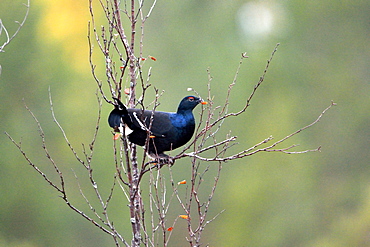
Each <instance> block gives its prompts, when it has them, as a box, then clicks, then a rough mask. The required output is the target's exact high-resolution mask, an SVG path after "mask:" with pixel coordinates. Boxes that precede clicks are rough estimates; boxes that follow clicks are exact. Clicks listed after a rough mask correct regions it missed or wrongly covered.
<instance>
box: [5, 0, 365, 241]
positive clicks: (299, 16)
mask: <svg viewBox="0 0 370 247" xmlns="http://www.w3.org/2000/svg"><path fill="white" fill-rule="evenodd" d="M24 2H25V1H24V0H2V1H1V3H0V18H1V19H2V21H3V23H4V25H5V26H6V27H7V28H8V31H9V32H12V31H13V30H15V28H16V24H15V23H14V21H16V20H21V19H22V16H23V15H24V13H25V7H24V6H23V5H22V3H24ZM95 11H96V12H97V11H98V9H96V10H95ZM99 11H100V10H99ZM88 20H90V16H89V12H88V1H85V0H84V1H82V0H78V1H76V0H66V1H50V0H34V1H32V2H31V11H30V15H29V18H28V20H27V22H26V25H25V26H24V28H23V29H22V30H21V31H20V33H19V35H18V36H17V37H16V38H15V39H14V40H13V41H12V42H11V44H10V45H8V46H7V47H6V48H5V52H4V53H1V54H0V64H1V66H2V74H1V75H0V87H1V90H0V94H1V97H0V99H1V108H0V109H1V118H0V128H1V132H2V133H4V131H7V132H8V133H9V134H11V135H12V137H13V138H15V139H16V140H17V141H20V140H22V146H23V148H24V150H25V151H27V152H28V154H29V156H30V158H31V159H32V160H33V162H34V163H36V164H37V165H38V166H39V167H40V168H41V169H43V171H44V172H45V173H47V174H48V175H49V177H50V178H51V179H53V180H54V181H57V179H58V177H57V176H55V174H54V173H53V170H52V167H51V164H50V163H49V162H48V160H47V159H46V157H45V155H44V153H43V150H42V148H41V141H40V138H39V133H38V130H37V125H36V124H35V123H34V121H33V119H32V118H31V116H30V115H29V113H28V112H27V111H26V110H25V108H24V103H23V102H22V99H24V102H25V103H26V104H27V105H28V107H30V108H31V110H32V111H33V112H34V114H35V115H36V116H37V117H38V119H39V121H40V122H41V124H42V126H43V129H44V131H45V134H46V142H47V144H48V148H49V151H50V153H51V154H52V155H53V158H54V160H55V161H56V162H57V163H58V164H59V166H60V168H61V169H62V171H63V173H64V175H65V176H66V178H67V182H68V187H67V188H68V190H69V193H70V195H71V200H72V202H74V203H75V204H76V206H78V207H79V208H81V209H82V210H83V211H85V212H89V209H88V207H87V206H86V204H85V203H84V201H83V200H82V199H81V196H80V195H79V192H78V187H77V183H76V180H75V178H74V175H73V172H75V173H76V174H77V175H78V176H79V181H80V183H81V185H82V187H83V189H84V191H85V193H86V194H87V195H88V196H90V197H91V198H93V193H92V192H93V191H92V190H91V188H90V187H89V186H88V185H87V184H86V180H87V178H86V174H85V173H84V170H83V169H82V167H81V165H79V164H78V163H77V162H76V161H75V159H74V157H73V155H72V153H71V152H70V151H69V150H68V147H67V146H66V144H65V142H64V140H63V137H62V135H61V133H60V131H59V130H58V128H57V126H56V125H55V124H54V123H53V120H52V118H51V114H50V106H49V101H48V88H49V87H50V88H51V92H52V96H53V102H54V108H55V113H56V115H57V118H58V120H59V122H60V124H61V125H62V126H63V127H64V129H65V131H66V133H67V136H68V138H69V139H70V142H71V143H72V144H73V145H74V147H75V149H76V150H77V151H78V154H79V155H80V156H83V154H82V151H81V150H82V148H81V143H84V144H88V143H89V141H91V138H92V136H93V131H94V127H95V123H96V116H97V111H98V104H97V102H96V96H95V92H96V83H95V82H94V80H93V78H92V76H91V70H90V67H89V63H88V44H87V38H86V36H87V22H88ZM3 40H4V36H2V37H0V41H3ZM0 43H2V42H0ZM276 43H280V44H281V45H280V46H279V48H278V52H277V53H276V55H275V57H274V59H273V62H272V64H271V67H270V69H269V71H268V74H267V76H266V79H265V82H264V84H263V85H262V87H261V88H260V90H258V93H257V95H256V96H255V98H254V100H253V102H252V105H251V107H250V108H249V109H248V111H247V112H246V113H245V114H244V115H243V116H242V117H241V118H239V119H233V120H232V121H230V122H228V123H227V126H225V127H227V128H230V129H231V130H232V133H233V134H234V135H237V136H238V137H239V138H238V141H239V142H240V145H239V146H238V148H239V149H243V148H248V147H250V146H253V145H254V144H256V143H258V142H260V141H261V140H263V139H265V138H266V137H268V136H270V135H273V136H274V137H275V139H279V138H282V137H284V136H286V135H288V134H289V133H291V132H293V131H295V130H297V129H299V128H300V127H303V126H305V125H307V124H309V123H310V122H312V121H313V120H314V119H316V117H317V116H318V115H319V114H320V113H321V111H322V110H323V109H324V108H326V107H327V106H328V105H329V104H330V101H331V100H333V101H334V102H336V103H337V104H338V106H336V107H334V108H332V109H331V110H330V111H329V112H327V114H326V115H325V116H324V117H323V119H322V120H321V122H319V123H318V124H317V125H315V126H314V127H313V128H311V129H308V130H306V131H304V132H303V133H301V134H299V135H298V136H296V137H294V138H293V139H291V140H289V141H288V142H287V143H286V144H283V145H282V146H281V147H286V146H289V145H291V144H300V146H299V147H298V148H299V149H301V150H304V149H314V148H316V147H318V146H320V145H321V146H322V152H321V153H319V152H315V153H307V154H301V155H285V154H281V153H260V154H257V155H254V156H251V157H249V158H246V159H243V160H237V161H233V162H229V163H227V164H225V165H224V168H223V171H222V174H221V178H220V182H219V186H218V188H217V191H216V195H215V197H214V200H213V204H212V206H211V210H210V213H209V217H210V218H211V217H213V216H214V215H215V214H217V213H218V212H219V211H221V210H223V209H226V211H225V212H224V213H223V214H222V215H221V216H219V217H218V218H217V219H216V220H215V221H214V222H212V223H211V224H210V225H209V226H208V228H206V231H205V235H204V236H203V239H202V242H203V243H204V244H207V243H209V245H210V246H325V247H330V246H370V166H369V158H370V157H369V153H370V152H369V144H370V142H369V139H370V138H369V137H370V136H369V133H370V125H369V120H370V119H369V117H370V104H369V103H370V100H369V93H370V90H369V89H370V83H369V78H370V62H369V61H370V59H369V57H370V2H369V1H365V0H362V1H361V0H353V1H342V0H339V1H338V0H328V1H301V0H295V1H294V0H290V1H272V0H271V1H237V0H235V1H225V0H215V1H204V0H201V1H196V0H188V1H158V2H157V5H156V7H155V8H154V11H153V13H152V16H151V17H150V19H149V20H148V21H147V23H146V26H145V46H144V51H143V52H144V56H147V55H152V56H154V57H156V58H157V61H156V62H154V61H148V62H147V63H146V65H147V67H146V68H145V69H146V70H147V69H148V67H149V66H152V67H153V68H152V77H151V83H152V84H153V85H155V86H156V87H157V88H159V89H160V90H162V89H165V90H166V92H165V94H164V96H163V97H162V98H161V105H160V107H159V110H163V111H174V110H175V109H176V107H177V104H178V101H179V100H180V99H181V98H182V97H183V96H185V95H187V94H188V92H187V91H186V89H187V88H189V87H192V88H194V89H195V90H197V91H198V92H199V93H200V94H201V95H202V96H203V97H206V95H207V72H206V70H207V68H208V67H209V68H210V71H211V74H212V76H213V80H212V85H213V91H212V95H214V96H215V99H214V101H215V102H216V103H218V104H221V103H222V102H223V99H224V96H225V94H226V91H227V87H228V85H229V84H230V83H231V82H232V80H233V77H234V74H235V71H236V68H237V66H238V63H239V58H240V55H241V53H242V52H247V53H248V56H249V58H248V59H245V60H244V64H243V66H242V69H241V71H240V73H239V77H238V80H237V84H236V86H235V88H234V91H233V93H232V99H231V104H232V106H231V109H232V110H237V109H239V108H240V107H241V106H242V105H243V103H244V102H245V98H246V96H247V95H249V93H250V92H251V90H252V88H253V86H254V84H255V83H256V82H257V81H258V78H259V76H260V75H261V74H262V72H263V69H264V66H265V64H266V60H267V59H268V58H269V57H270V54H271V52H272V50H273V48H274V47H275V44H276ZM95 61H96V63H97V64H98V67H99V66H100V67H99V68H101V67H102V66H104V63H103V60H102V58H101V57H100V56H98V53H96V56H95ZM100 71H102V70H100ZM99 76H100V79H102V80H104V73H101V74H99ZM151 92H152V91H150V93H151ZM111 108H112V107H111V106H110V105H108V104H105V103H104V105H103V112H102V123H101V129H100V132H99V135H98V139H97V144H96V150H95V157H94V161H93V166H94V172H95V174H96V179H97V181H98V183H99V186H100V187H99V188H101V189H102V193H103V195H105V196H107V195H108V193H109V187H110V186H111V184H112V177H113V174H114V165H113V164H114V163H113V157H112V155H113V153H112V137H111V134H110V129H109V127H108V125H107V124H106V118H107V116H108V114H109V112H110V110H111ZM199 111H200V109H199V108H197V109H196V110H195V112H196V113H198V112H199ZM0 145H1V148H0V150H1V159H0V208H1V211H0V246H112V245H113V242H112V240H111V239H110V237H109V236H108V235H106V234H103V233H102V232H100V231H99V230H98V229H97V228H96V227H94V226H93V225H92V224H90V223H89V222H87V221H85V220H83V219H82V218H81V217H80V216H79V215H77V214H76V213H74V212H72V211H71V210H70V209H69V208H68V207H67V205H65V204H64V202H63V200H62V199H60V198H59V197H58V194H56V193H55V191H54V190H52V188H51V187H50V186H48V185H47V183H46V182H45V181H44V180H43V179H42V178H41V177H40V176H39V175H38V174H36V172H35V171H34V170H33V169H32V168H31V167H30V166H28V165H27V163H26V162H25V160H24V159H23V158H22V156H21V154H20V153H19V152H18V151H17V149H16V148H15V146H14V145H13V144H12V143H11V142H10V141H9V139H8V138H7V137H6V135H5V134H1V135H0ZM189 164H190V163H189V161H188V160H186V159H183V160H181V161H178V162H177V163H176V165H175V166H174V167H173V172H174V173H175V174H177V175H176V176H178V178H179V179H189V170H190V169H189ZM72 169H73V171H72ZM212 169H215V167H213V168H212ZM213 172H214V171H211V172H210V174H209V175H208V177H206V178H208V180H207V181H206V182H205V183H204V187H203V190H202V193H203V196H204V198H206V197H207V193H209V191H210V188H209V186H211V184H212V183H213V176H214V174H213ZM143 189H144V190H146V188H143ZM183 192H184V191H183ZM173 204H174V208H175V209H176V208H178V205H177V204H178V203H177V202H176V201H175V200H174V202H173ZM174 211H176V210H174ZM181 213H182V212H180V213H179V212H173V215H171V216H169V220H170V221H172V220H173V219H174V218H176V216H177V215H178V214H181ZM111 215H114V218H116V219H115V224H116V226H117V228H118V229H119V230H121V231H122V232H124V235H125V236H126V238H127V239H131V235H130V233H129V231H130V228H129V220H128V213H127V207H126V202H125V201H124V200H123V201H119V200H117V201H115V202H114V203H112V208H111ZM177 227H178V228H177V229H175V230H174V236H173V239H172V240H171V242H170V246H188V244H187V243H186V241H185V239H184V236H185V235H184V231H185V227H186V224H185V222H184V221H182V222H178V223H177ZM176 230H177V231H176Z"/></svg>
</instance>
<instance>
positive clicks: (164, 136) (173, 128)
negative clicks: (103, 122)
mask: <svg viewBox="0 0 370 247" xmlns="http://www.w3.org/2000/svg"><path fill="white" fill-rule="evenodd" d="M115 100H116V105H115V107H114V109H113V110H112V112H111V113H110V115H109V118H108V123H109V125H110V126H111V127H112V128H113V129H114V130H115V131H116V132H122V128H125V130H124V132H125V135H126V136H127V137H128V140H129V141H130V142H132V143H135V144H137V145H140V146H144V145H145V143H146V141H147V138H148V137H150V138H149V146H148V154H149V155H150V156H151V157H154V158H156V159H157V158H158V159H161V160H162V161H163V160H165V161H164V162H170V163H171V161H169V160H168V159H169V156H167V155H166V154H164V153H163V152H165V151H170V150H173V149H176V148H178V147H181V146H183V145H185V144H186V143H187V142H188V141H189V140H190V139H191V137H192V136H193V134H194V129H195V120H194V115H193V112H192V111H193V109H194V108H195V107H196V106H197V105H198V104H199V103H203V101H202V99H200V98H198V97H195V96H186V97H185V98H183V99H182V100H181V102H180V104H179V106H178V109H177V112H161V111H149V110H145V111H142V110H141V109H136V108H127V107H126V106H125V105H123V104H122V102H121V101H119V100H118V99H115ZM151 119H152V120H151ZM149 127H150V129H149Z"/></svg>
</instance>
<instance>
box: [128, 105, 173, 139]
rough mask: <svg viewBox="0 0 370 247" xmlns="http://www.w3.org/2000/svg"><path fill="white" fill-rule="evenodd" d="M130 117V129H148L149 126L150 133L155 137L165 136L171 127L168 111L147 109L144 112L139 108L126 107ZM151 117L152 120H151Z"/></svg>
mask: <svg viewBox="0 0 370 247" xmlns="http://www.w3.org/2000/svg"><path fill="white" fill-rule="evenodd" d="M127 110H128V113H129V117H130V122H131V123H132V125H131V126H128V127H129V128H131V129H133V130H134V129H141V130H143V131H148V130H149V127H150V134H151V135H154V136H156V137H166V134H167V133H168V132H169V131H170V130H171V128H173V125H172V123H171V119H170V116H171V114H174V113H170V112H160V111H155V112H153V111H149V110H145V111H144V112H143V111H142V110H140V109H135V108H130V109H127ZM152 117H153V120H151V119H152Z"/></svg>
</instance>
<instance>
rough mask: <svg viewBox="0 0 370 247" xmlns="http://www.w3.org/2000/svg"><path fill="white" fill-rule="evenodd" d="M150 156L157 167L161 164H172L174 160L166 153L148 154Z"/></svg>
mask: <svg viewBox="0 0 370 247" xmlns="http://www.w3.org/2000/svg"><path fill="white" fill-rule="evenodd" d="M150 156H151V157H152V158H153V159H154V161H153V162H154V163H157V166H158V168H160V167H162V166H163V165H169V166H172V165H173V164H174V163H175V160H174V159H173V158H172V157H171V156H168V155H167V154H152V153H151V154H150Z"/></svg>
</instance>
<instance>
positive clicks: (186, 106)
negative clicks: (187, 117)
mask: <svg viewBox="0 0 370 247" xmlns="http://www.w3.org/2000/svg"><path fill="white" fill-rule="evenodd" d="M199 103H200V104H202V105H205V104H207V102H206V101H203V100H202V99H201V98H198V97H196V96H192V95H190V96H186V97H185V98H183V99H182V100H181V102H180V104H179V107H178V109H177V112H183V111H192V110H193V109H194V108H195V107H196V106H197V105H198V104H199Z"/></svg>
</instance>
